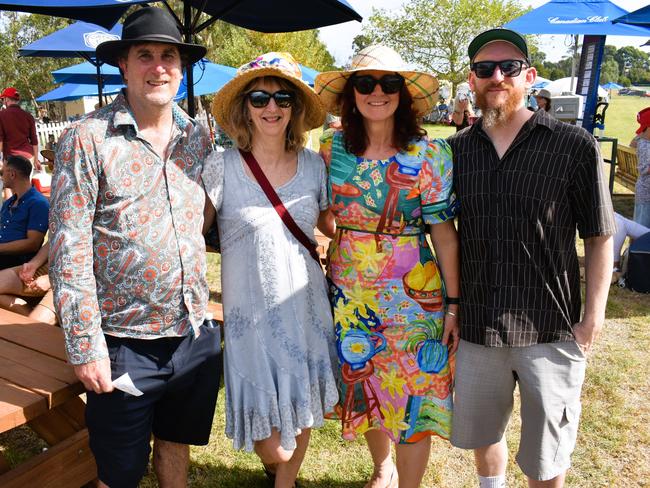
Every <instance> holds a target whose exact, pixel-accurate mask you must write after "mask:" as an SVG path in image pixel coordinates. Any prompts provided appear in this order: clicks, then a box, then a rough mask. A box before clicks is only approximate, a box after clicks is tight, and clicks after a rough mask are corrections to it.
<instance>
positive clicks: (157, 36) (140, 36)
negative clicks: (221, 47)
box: [95, 7, 206, 66]
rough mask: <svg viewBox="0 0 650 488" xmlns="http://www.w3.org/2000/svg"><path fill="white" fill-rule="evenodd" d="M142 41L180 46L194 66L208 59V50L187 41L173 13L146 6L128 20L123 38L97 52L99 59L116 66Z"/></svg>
mask: <svg viewBox="0 0 650 488" xmlns="http://www.w3.org/2000/svg"><path fill="white" fill-rule="evenodd" d="M142 42H164V43H166V44H173V45H175V46H176V47H178V49H179V51H180V52H181V53H182V54H184V55H185V56H187V58H188V61H189V63H190V64H192V63H196V62H197V61H198V60H199V59H201V58H202V57H203V56H205V53H206V49H205V48H204V47H203V46H199V45H198V44H187V43H184V42H183V38H182V36H181V31H180V29H179V28H178V24H177V23H176V21H175V20H174V19H173V17H172V16H171V15H169V13H168V12H167V11H165V10H163V9H161V8H157V7H143V8H141V9H139V10H136V11H135V12H133V13H132V14H131V15H129V16H128V17H127V18H126V19H125V20H124V26H123V28H122V39H120V40H119V41H107V42H102V43H101V44H100V45H98V46H97V49H96V51H95V53H96V55H97V59H99V60H100V61H104V62H105V63H107V64H110V65H112V66H117V65H118V62H117V61H118V58H119V56H120V55H121V53H122V52H123V50H124V49H125V48H126V47H129V46H131V45H133V44H138V43H142Z"/></svg>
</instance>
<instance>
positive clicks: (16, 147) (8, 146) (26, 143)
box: [0, 86, 41, 169]
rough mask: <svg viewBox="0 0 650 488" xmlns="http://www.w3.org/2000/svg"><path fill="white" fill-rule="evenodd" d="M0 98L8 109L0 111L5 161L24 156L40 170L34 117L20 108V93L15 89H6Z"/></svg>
mask: <svg viewBox="0 0 650 488" xmlns="http://www.w3.org/2000/svg"><path fill="white" fill-rule="evenodd" d="M0 98H2V99H3V101H4V104H5V107H6V108H5V109H4V110H0V153H2V154H3V155H4V160H5V161H6V160H7V158H8V157H9V156H22V157H24V158H27V159H29V160H30V162H31V163H32V164H33V165H34V167H35V168H36V169H40V168H41V165H40V163H39V162H38V136H37V134H36V122H35V121H34V117H32V115H31V114H30V113H29V112H26V111H25V110H23V109H22V108H20V105H19V103H20V93H18V90H16V89H15V88H14V87H12V86H10V87H9V88H5V89H4V90H3V91H2V93H0Z"/></svg>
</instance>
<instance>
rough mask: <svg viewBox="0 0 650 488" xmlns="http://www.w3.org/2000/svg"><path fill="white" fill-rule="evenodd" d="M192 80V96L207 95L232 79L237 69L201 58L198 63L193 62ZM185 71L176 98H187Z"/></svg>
mask: <svg viewBox="0 0 650 488" xmlns="http://www.w3.org/2000/svg"><path fill="white" fill-rule="evenodd" d="M192 72H193V75H194V77H193V80H194V96H199V95H208V94H210V93H215V92H217V91H219V89H220V88H221V87H222V86H223V85H225V84H226V83H228V82H229V81H230V80H232V79H233V77H234V76H235V74H236V73H237V70H236V69H235V68H233V67H232V66H224V65H223V64H216V63H213V62H211V61H208V60H207V59H205V58H203V59H202V60H201V61H199V62H198V63H196V64H194V66H193V69H192ZM188 83H189V81H188V76H187V72H185V75H184V76H183V81H181V86H180V87H179V88H178V93H177V94H176V97H175V98H176V99H177V100H180V99H182V98H187V91H188V90H187V84H188Z"/></svg>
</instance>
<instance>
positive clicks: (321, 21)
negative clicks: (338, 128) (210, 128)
mask: <svg viewBox="0 0 650 488" xmlns="http://www.w3.org/2000/svg"><path fill="white" fill-rule="evenodd" d="M0 1H1V0H0ZM154 2H155V0H152V1H150V2H149V3H154ZM107 3H108V4H109V5H110V4H113V5H114V4H115V3H119V4H120V5H122V6H123V5H124V4H125V3H126V4H127V5H131V4H136V3H145V2H144V1H143V0H113V1H112V2H111V1H110V0H88V1H84V5H83V7H80V6H79V1H78V0H32V1H28V0H23V1H20V0H14V1H13V2H11V1H10V2H7V3H5V4H4V5H9V6H10V7H11V8H8V7H7V10H21V11H25V12H33V13H48V12H45V11H43V10H41V11H38V12H37V11H36V10H35V9H36V8H38V9H45V8H46V7H47V8H50V9H54V11H52V10H50V11H49V14H50V15H59V16H62V17H70V18H79V17H78V15H80V14H81V13H80V12H79V10H80V9H82V8H87V6H88V5H90V6H93V5H95V6H96V7H99V6H100V5H106V4H107ZM162 3H163V5H164V6H165V7H166V8H167V10H168V11H169V12H170V13H171V14H172V15H173V16H174V18H175V19H176V21H177V22H178V24H179V26H180V27H181V31H182V32H183V33H184V37H185V41H186V42H194V37H195V35H196V34H197V33H198V32H201V31H202V30H203V29H205V28H207V27H209V26H210V25H212V24H213V23H214V22H216V21H217V20H223V21H225V22H229V23H231V24H235V25H238V26H240V27H245V28H247V29H253V30H257V31H261V32H290V31H296V30H305V29H314V28H317V27H323V26H326V25H333V24H338V23H341V22H348V21H352V20H356V21H359V22H360V21H361V16H360V15H359V14H358V13H357V12H356V11H355V10H354V9H353V8H352V6H351V5H350V4H349V3H348V1H347V0H311V1H309V2H305V1H304V0H274V1H272V2H270V1H268V0H183V18H182V20H181V19H180V18H179V17H178V16H177V15H176V14H175V13H174V11H173V10H172V8H171V6H170V5H169V3H168V2H167V0H163V1H162ZM2 5H3V4H2V3H0V8H2ZM71 7H76V8H74V9H71ZM65 8H67V9H68V10H65V11H64V9H65ZM56 9H60V10H56ZM202 14H207V15H208V16H209V19H207V20H206V21H204V22H202V23H200V21H201V20H202V19H201V15H202ZM117 18H119V17H117ZM117 18H115V20H114V22H115V21H117ZM103 25H112V24H108V22H105V23H104V24H103ZM193 88H194V87H193V72H192V71H190V73H189V76H188V96H189V103H188V108H189V112H190V115H194V100H193V96H194V93H193Z"/></svg>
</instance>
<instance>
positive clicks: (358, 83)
mask: <svg viewBox="0 0 650 488" xmlns="http://www.w3.org/2000/svg"><path fill="white" fill-rule="evenodd" d="M350 82H351V83H352V85H353V86H354V88H355V89H356V90H357V91H358V92H359V93H361V94H362V95H370V94H371V93H372V92H373V91H374V90H375V87H376V86H377V84H379V86H381V89H382V91H383V92H384V93H385V94H386V95H392V94H393V93H397V92H399V91H400V90H401V89H402V87H403V86H404V77H403V76H402V75H398V74H393V75H384V76H382V77H381V78H379V79H377V78H374V77H373V76H371V75H362V76H353V77H352V78H351V79H350Z"/></svg>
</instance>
